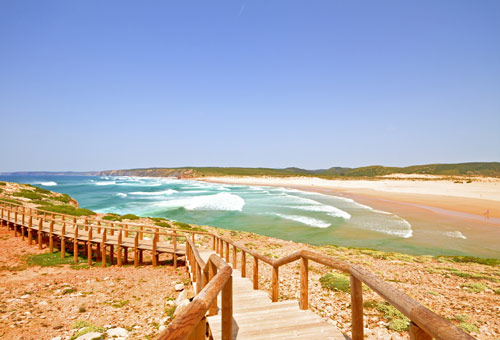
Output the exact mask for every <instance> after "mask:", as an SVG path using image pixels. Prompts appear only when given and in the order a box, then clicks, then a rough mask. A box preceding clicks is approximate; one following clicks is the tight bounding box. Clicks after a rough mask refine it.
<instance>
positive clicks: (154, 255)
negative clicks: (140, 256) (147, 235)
mask: <svg viewBox="0 0 500 340" xmlns="http://www.w3.org/2000/svg"><path fill="white" fill-rule="evenodd" d="M158 236H159V235H158V229H156V231H155V233H154V235H153V250H152V256H153V268H156V266H157V265H158V262H157V261H158V255H157V254H156V242H157V241H158Z"/></svg>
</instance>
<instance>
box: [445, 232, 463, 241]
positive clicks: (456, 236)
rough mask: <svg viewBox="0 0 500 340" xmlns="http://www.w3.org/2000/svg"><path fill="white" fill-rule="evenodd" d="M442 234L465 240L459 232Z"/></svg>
mask: <svg viewBox="0 0 500 340" xmlns="http://www.w3.org/2000/svg"><path fill="white" fill-rule="evenodd" d="M444 234H445V235H446V236H449V237H455V238H462V239H464V240H466V239H467V237H466V236H465V235H464V234H462V233H461V232H459V231H447V232H445V233H444Z"/></svg>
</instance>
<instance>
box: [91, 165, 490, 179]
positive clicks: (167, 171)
mask: <svg viewBox="0 0 500 340" xmlns="http://www.w3.org/2000/svg"><path fill="white" fill-rule="evenodd" d="M396 173H400V174H427V175H441V176H488V177H500V163H499V162H476V163H457V164H426V165H413V166H408V167H385V166H381V165H373V166H365V167H360V168H341V167H332V168H329V169H320V170H306V169H300V168H285V169H272V168H236V167H230V168H225V167H182V168H146V169H128V170H108V171H99V172H97V175H100V176H150V177H180V178H194V177H208V176H273V177H290V176H317V177H324V178H333V177H377V176H384V175H390V174H396Z"/></svg>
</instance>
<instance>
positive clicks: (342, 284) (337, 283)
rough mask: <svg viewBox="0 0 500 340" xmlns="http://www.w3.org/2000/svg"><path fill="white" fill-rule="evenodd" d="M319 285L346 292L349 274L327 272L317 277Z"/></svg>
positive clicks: (348, 287) (348, 286)
mask: <svg viewBox="0 0 500 340" xmlns="http://www.w3.org/2000/svg"><path fill="white" fill-rule="evenodd" d="M319 282H320V283H321V286H322V287H323V288H327V289H331V290H335V291H340V292H346V293H348V292H349V291H350V285H351V284H350V279H349V276H347V275H344V274H337V273H328V274H326V275H324V276H322V277H321V278H320V279H319Z"/></svg>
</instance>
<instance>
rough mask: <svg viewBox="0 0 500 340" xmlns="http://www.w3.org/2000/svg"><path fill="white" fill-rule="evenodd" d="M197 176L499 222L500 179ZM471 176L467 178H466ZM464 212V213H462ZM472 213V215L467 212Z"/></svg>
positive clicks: (211, 179)
mask: <svg viewBox="0 0 500 340" xmlns="http://www.w3.org/2000/svg"><path fill="white" fill-rule="evenodd" d="M198 180H201V181H208V182H216V183H229V184H246V185H262V186H282V187H289V188H298V189H302V190H314V191H322V190H329V191H331V192H332V193H335V192H337V193H345V194H347V195H349V194H352V195H358V196H363V197H365V198H376V199H379V200H380V199H383V200H390V201H395V202H403V203H410V204H415V205H425V206H431V207H435V208H438V209H445V210H449V211H454V212H458V213H462V214H470V215H474V216H475V218H476V219H477V217H479V218H481V219H483V220H484V221H485V222H490V223H495V224H499V225H500V179H498V178H473V179H467V178H453V179H439V180H438V179H436V178H435V176H425V177H423V178H422V176H420V177H419V178H412V179H408V178H406V177H404V176H403V177H402V178H391V179H385V178H384V179H378V180H327V179H321V178H312V177H285V178H276V177H205V178H200V179H198ZM469 180H471V182H468V181H469ZM464 216H465V215H464ZM470 217H472V216H470Z"/></svg>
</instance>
